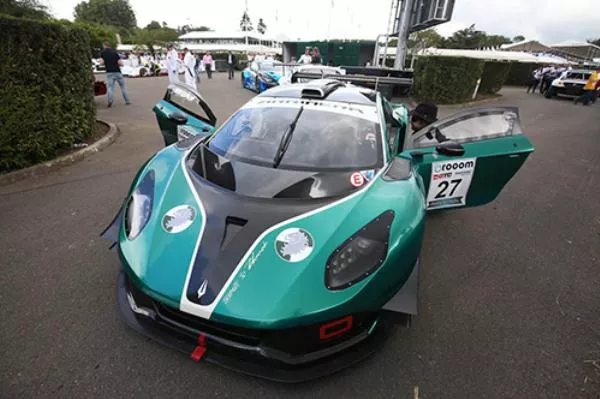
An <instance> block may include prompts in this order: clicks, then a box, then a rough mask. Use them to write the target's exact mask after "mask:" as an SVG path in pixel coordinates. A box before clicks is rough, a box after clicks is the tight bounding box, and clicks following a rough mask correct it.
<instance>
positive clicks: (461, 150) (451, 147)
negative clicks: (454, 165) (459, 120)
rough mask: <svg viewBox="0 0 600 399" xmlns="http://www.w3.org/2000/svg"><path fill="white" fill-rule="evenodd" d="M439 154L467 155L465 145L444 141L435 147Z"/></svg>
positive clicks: (450, 155)
mask: <svg viewBox="0 0 600 399" xmlns="http://www.w3.org/2000/svg"><path fill="white" fill-rule="evenodd" d="M435 149H436V151H437V152H438V154H442V155H447V156H449V157H461V156H463V155H465V147H463V146H462V145H461V144H458V143H444V144H440V145H438V146H437V147H435Z"/></svg>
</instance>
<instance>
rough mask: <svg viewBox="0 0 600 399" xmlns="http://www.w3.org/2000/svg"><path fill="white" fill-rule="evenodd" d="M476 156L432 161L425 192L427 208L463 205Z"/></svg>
mask: <svg viewBox="0 0 600 399" xmlns="http://www.w3.org/2000/svg"><path fill="white" fill-rule="evenodd" d="M476 161H477V158H465V159H460V160H451V161H441V162H434V163H433V164H432V165H431V180H430V182H429V192H428V194H427V209H443V208H452V207H457V206H464V205H466V203H467V194H468V193H469V187H470V186H471V179H472V178H473V173H474V172H475V164H476Z"/></svg>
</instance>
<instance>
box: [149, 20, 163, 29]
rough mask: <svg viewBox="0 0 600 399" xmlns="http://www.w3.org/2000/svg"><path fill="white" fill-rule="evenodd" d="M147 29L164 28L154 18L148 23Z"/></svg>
mask: <svg viewBox="0 0 600 399" xmlns="http://www.w3.org/2000/svg"><path fill="white" fill-rule="evenodd" d="M145 29H162V26H160V22H158V21H154V20H153V21H150V23H149V24H148V25H146V28H145Z"/></svg>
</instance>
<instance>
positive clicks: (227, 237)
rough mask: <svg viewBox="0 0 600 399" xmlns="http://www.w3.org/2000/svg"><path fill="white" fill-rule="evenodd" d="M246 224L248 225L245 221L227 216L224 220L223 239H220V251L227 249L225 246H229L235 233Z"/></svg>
mask: <svg viewBox="0 0 600 399" xmlns="http://www.w3.org/2000/svg"><path fill="white" fill-rule="evenodd" d="M246 223H248V221H247V220H246V219H241V218H236V217H235V216H227V218H226V219H225V229H224V230H223V238H222V239H221V251H223V250H225V248H227V245H229V243H230V242H231V240H233V238H234V237H235V236H236V235H237V233H239V232H240V231H241V230H242V228H243V227H244V226H245V225H246Z"/></svg>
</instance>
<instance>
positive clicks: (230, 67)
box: [227, 51, 237, 80]
mask: <svg viewBox="0 0 600 399" xmlns="http://www.w3.org/2000/svg"><path fill="white" fill-rule="evenodd" d="M236 64H237V58H236V56H235V55H233V54H232V53H231V51H230V52H229V54H227V71H228V73H229V80H231V79H233V78H234V76H235V75H234V74H235V65H236Z"/></svg>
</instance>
